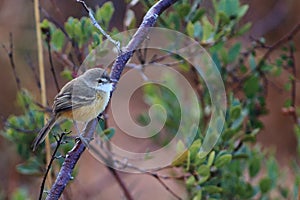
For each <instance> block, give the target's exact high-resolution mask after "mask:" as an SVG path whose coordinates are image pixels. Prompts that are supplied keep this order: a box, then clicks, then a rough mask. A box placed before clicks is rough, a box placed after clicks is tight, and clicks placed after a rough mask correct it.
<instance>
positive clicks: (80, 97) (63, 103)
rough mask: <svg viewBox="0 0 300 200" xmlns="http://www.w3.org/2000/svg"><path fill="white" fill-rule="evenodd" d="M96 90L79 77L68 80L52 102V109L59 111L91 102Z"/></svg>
mask: <svg viewBox="0 0 300 200" xmlns="http://www.w3.org/2000/svg"><path fill="white" fill-rule="evenodd" d="M95 96H96V92H95V91H94V89H93V88H91V87H89V86H88V85H86V83H85V82H83V81H81V80H80V79H76V81H74V80H73V81H70V82H69V83H67V84H66V85H65V86H64V87H63V88H62V89H61V91H60V92H59V93H58V95H56V97H55V99H54V104H53V111H54V112H55V113H59V112H62V111H68V110H72V109H76V108H80V107H82V106H85V105H89V104H91V103H92V102H93V101H94V100H95Z"/></svg>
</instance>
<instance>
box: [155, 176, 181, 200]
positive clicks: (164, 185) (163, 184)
mask: <svg viewBox="0 0 300 200" xmlns="http://www.w3.org/2000/svg"><path fill="white" fill-rule="evenodd" d="M152 177H153V178H155V179H156V180H157V181H158V182H159V183H160V184H161V185H162V186H163V187H164V188H165V189H166V190H167V191H168V192H170V194H172V195H173V196H174V197H175V198H176V199H178V200H182V198H181V197H180V196H178V195H177V194H176V193H175V192H174V191H173V190H171V188H170V187H169V186H168V185H167V184H165V182H163V181H162V180H161V179H160V178H159V176H157V175H154V174H152Z"/></svg>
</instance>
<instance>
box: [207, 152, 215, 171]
mask: <svg viewBox="0 0 300 200" xmlns="http://www.w3.org/2000/svg"><path fill="white" fill-rule="evenodd" d="M215 156H216V152H215V151H212V152H210V154H209V156H208V160H207V166H209V167H210V166H211V165H212V164H213V162H214V160H215Z"/></svg>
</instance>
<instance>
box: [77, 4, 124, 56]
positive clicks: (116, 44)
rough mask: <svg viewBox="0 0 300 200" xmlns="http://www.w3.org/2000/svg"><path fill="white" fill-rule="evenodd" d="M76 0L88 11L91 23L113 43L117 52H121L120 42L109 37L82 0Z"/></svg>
mask: <svg viewBox="0 0 300 200" xmlns="http://www.w3.org/2000/svg"><path fill="white" fill-rule="evenodd" d="M77 2H79V3H81V4H82V6H83V7H84V9H85V10H86V11H87V12H88V13H89V17H90V18H91V21H92V23H93V25H94V26H95V27H96V28H97V29H98V30H99V31H100V32H101V34H102V35H104V36H105V37H106V38H107V39H108V40H109V41H110V42H111V43H113V44H114V45H115V46H116V48H117V49H118V51H119V52H121V49H120V45H121V44H120V42H119V41H117V40H114V39H112V38H111V37H110V35H109V34H107V33H106V32H105V31H104V30H103V28H102V27H101V26H100V25H99V24H98V22H97V20H96V19H95V17H94V15H93V12H92V9H90V8H89V7H88V6H87V5H86V3H85V1H84V0H77Z"/></svg>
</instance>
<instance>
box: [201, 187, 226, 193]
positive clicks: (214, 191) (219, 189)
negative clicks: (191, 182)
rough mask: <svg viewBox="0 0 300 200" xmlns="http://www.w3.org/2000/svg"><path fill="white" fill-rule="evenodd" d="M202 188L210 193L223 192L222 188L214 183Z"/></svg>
mask: <svg viewBox="0 0 300 200" xmlns="http://www.w3.org/2000/svg"><path fill="white" fill-rule="evenodd" d="M203 190H204V191H206V192H208V193H210V194H214V193H221V192H223V189H222V188H221V187H218V186H215V185H207V186H205V187H203Z"/></svg>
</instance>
